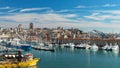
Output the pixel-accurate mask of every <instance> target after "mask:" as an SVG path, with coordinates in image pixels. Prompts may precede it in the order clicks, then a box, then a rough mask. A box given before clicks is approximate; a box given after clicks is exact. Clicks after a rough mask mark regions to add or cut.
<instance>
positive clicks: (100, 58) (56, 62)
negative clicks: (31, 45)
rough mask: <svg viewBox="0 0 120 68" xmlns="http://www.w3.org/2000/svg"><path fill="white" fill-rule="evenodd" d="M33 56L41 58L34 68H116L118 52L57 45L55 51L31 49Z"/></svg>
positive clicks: (118, 61) (118, 58)
mask: <svg viewBox="0 0 120 68" xmlns="http://www.w3.org/2000/svg"><path fill="white" fill-rule="evenodd" d="M30 53H33V55H34V56H35V57H39V58H41V60H40V62H39V63H38V65H37V66H36V67H35V68H118V67H120V54H119V52H112V51H104V50H99V51H92V50H85V49H74V48H65V47H64V48H61V47H57V48H56V50H55V52H50V51H40V50H34V49H32V50H31V51H30Z"/></svg>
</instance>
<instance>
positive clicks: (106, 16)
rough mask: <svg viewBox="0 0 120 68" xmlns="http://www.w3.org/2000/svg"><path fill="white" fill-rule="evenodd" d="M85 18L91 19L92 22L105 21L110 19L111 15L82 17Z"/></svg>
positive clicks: (94, 14) (96, 14)
mask: <svg viewBox="0 0 120 68" xmlns="http://www.w3.org/2000/svg"><path fill="white" fill-rule="evenodd" d="M84 17H85V18H89V19H93V20H100V21H101V20H105V19H107V18H111V17H112V16H111V15H102V14H100V13H93V14H92V15H89V16H84Z"/></svg>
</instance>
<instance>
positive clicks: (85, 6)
mask: <svg viewBox="0 0 120 68" xmlns="http://www.w3.org/2000/svg"><path fill="white" fill-rule="evenodd" d="M75 8H87V7H86V6H81V5H79V6H76V7H75Z"/></svg>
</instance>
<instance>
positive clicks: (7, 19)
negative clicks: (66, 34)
mask: <svg viewBox="0 0 120 68" xmlns="http://www.w3.org/2000/svg"><path fill="white" fill-rule="evenodd" d="M30 22H33V23H34V26H35V27H40V28H43V27H49V28H56V27H58V26H60V27H64V28H79V29H81V30H84V31H91V30H94V29H97V30H100V31H103V32H110V33H111V32H114V33H116V32H117V33H120V30H119V29H120V26H119V25H120V0H114V1H113V0H0V26H1V27H16V26H17V25H18V24H22V26H23V27H24V28H28V25H29V23H30Z"/></svg>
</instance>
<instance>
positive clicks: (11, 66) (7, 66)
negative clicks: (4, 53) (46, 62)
mask: <svg viewBox="0 0 120 68" xmlns="http://www.w3.org/2000/svg"><path fill="white" fill-rule="evenodd" d="M39 60H40V59H39V58H34V59H33V60H28V61H23V62H16V63H0V68H17V67H31V66H36V65H37V63H38V61H39Z"/></svg>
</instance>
